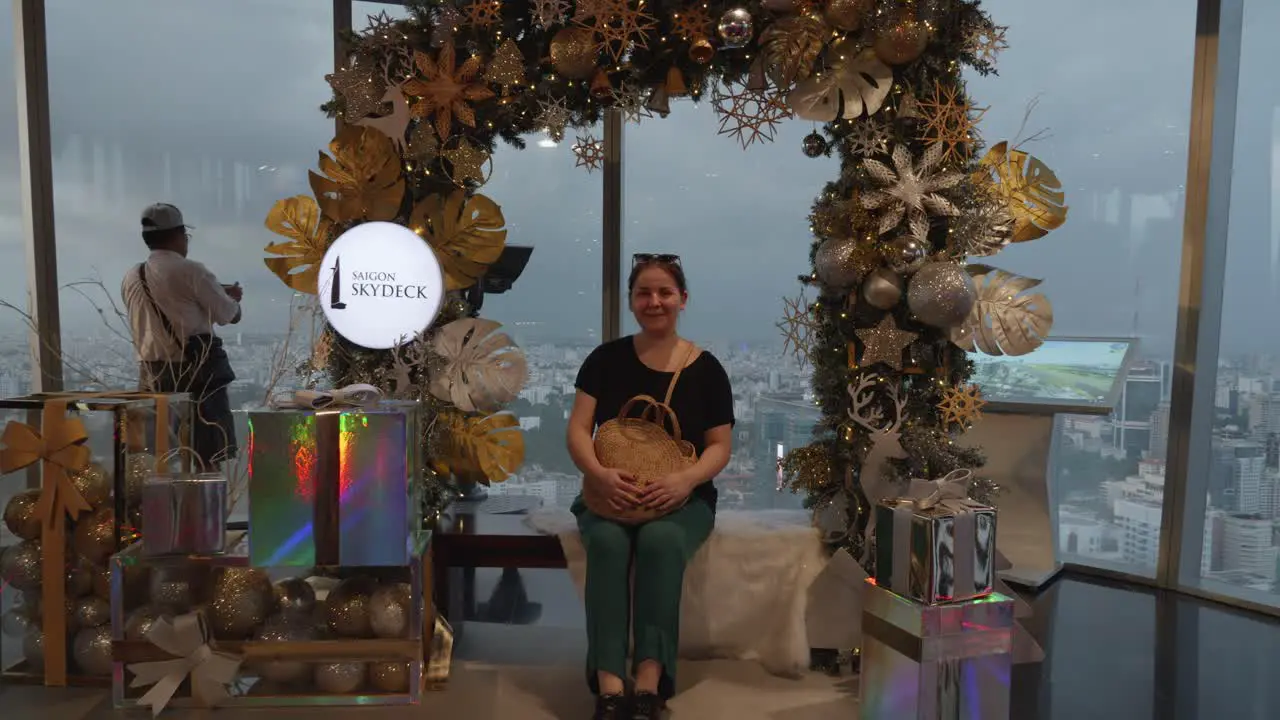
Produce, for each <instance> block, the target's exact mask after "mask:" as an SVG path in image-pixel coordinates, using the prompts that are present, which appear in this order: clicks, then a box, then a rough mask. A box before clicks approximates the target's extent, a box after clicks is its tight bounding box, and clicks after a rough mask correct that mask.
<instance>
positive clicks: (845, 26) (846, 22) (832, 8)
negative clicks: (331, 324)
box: [822, 0, 875, 32]
mask: <svg viewBox="0 0 1280 720" xmlns="http://www.w3.org/2000/svg"><path fill="white" fill-rule="evenodd" d="M873 7H875V0H829V2H828V3H827V7H826V9H825V10H823V11H822V16H823V17H825V18H826V19H827V23H828V24H830V25H831V27H834V28H836V29H838V30H844V31H845V32H853V31H855V30H857V29H858V28H860V27H862V22H863V21H864V20H866V19H867V14H868V13H869V12H871V9H872V8H873Z"/></svg>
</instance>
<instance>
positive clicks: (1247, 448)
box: [1209, 436, 1266, 515]
mask: <svg viewBox="0 0 1280 720" xmlns="http://www.w3.org/2000/svg"><path fill="white" fill-rule="evenodd" d="M1265 464H1266V450H1265V448H1264V447H1263V446H1262V445H1260V444H1258V443H1256V442H1254V441H1252V440H1245V439H1242V438H1226V437H1221V436H1216V437H1214V439H1213V451H1212V459H1211V461H1210V468H1209V505H1210V507H1212V508H1214V509H1217V510H1224V511H1226V512H1228V513H1243V514H1246V515H1258V514H1261V513H1262V511H1263V506H1262V505H1263V503H1262V500H1263V498H1262V475H1263V468H1264V466H1265Z"/></svg>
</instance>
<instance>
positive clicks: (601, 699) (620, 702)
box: [591, 695, 627, 720]
mask: <svg viewBox="0 0 1280 720" xmlns="http://www.w3.org/2000/svg"><path fill="white" fill-rule="evenodd" d="M626 710H627V699H626V698H625V697H623V696H622V695H597V696H596V712H595V714H594V715H592V716H591V720H625V718H626Z"/></svg>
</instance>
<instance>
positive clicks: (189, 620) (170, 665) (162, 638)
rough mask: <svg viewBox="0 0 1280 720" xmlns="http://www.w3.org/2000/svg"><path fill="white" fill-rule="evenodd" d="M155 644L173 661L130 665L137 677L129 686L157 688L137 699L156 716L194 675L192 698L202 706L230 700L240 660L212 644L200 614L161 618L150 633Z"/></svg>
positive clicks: (149, 638)
mask: <svg viewBox="0 0 1280 720" xmlns="http://www.w3.org/2000/svg"><path fill="white" fill-rule="evenodd" d="M146 637H147V640H149V641H151V644H152V645H155V646H156V647H158V648H160V649H161V650H163V651H165V652H167V653H169V654H170V655H173V656H174V659H173V660H159V661H156V662H141V663H133V664H131V665H129V671H130V672H132V673H133V674H134V678H133V682H132V683H130V684H129V687H133V688H140V687H146V686H147V685H154V687H152V688H151V689H150V690H148V691H147V693H146V694H145V695H143V696H142V697H141V698H139V700H138V704H139V705H147V706H150V708H151V716H152V717H155V716H156V715H159V714H160V711H162V710H164V708H165V706H166V705H168V704H169V700H170V699H172V698H173V694H174V693H175V692H177V690H178V686H179V685H181V684H182V681H183V680H185V679H186V678H187V676H188V675H190V676H191V697H192V698H193V699H194V700H195V701H196V702H197V703H199V704H200V706H201V707H206V708H211V707H215V706H217V705H218V704H219V703H221V702H222V701H224V700H226V699H227V697H229V694H228V692H227V685H230V684H231V683H232V682H234V681H235V679H236V673H238V672H239V671H240V658H238V657H236V656H235V655H231V654H229V653H224V652H219V651H217V650H215V649H214V648H213V646H212V645H211V644H210V635H209V628H208V626H207V625H205V622H204V618H203V617H201V615H200V614H199V613H188V614H186V615H179V616H178V617H176V618H174V619H172V620H170V619H168V618H161V619H160V620H159V621H158V622H156V623H155V624H154V625H152V626H151V629H150V630H148V631H147V635H146Z"/></svg>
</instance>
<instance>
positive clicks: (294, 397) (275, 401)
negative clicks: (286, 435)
mask: <svg viewBox="0 0 1280 720" xmlns="http://www.w3.org/2000/svg"><path fill="white" fill-rule="evenodd" d="M381 399H382V391H381V390H379V389H378V388H376V387H374V386H372V385H366V384H364V383H356V384H354V385H348V386H346V387H344V388H338V389H337V390H327V391H326V390H294V391H293V392H287V393H284V394H282V395H277V396H275V397H273V398H271V407H273V408H275V409H277V410H282V409H286V408H293V409H301V410H323V409H325V408H330V407H335V406H337V407H366V406H369V405H373V404H375V403H377V402H378V401H379V400H381Z"/></svg>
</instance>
